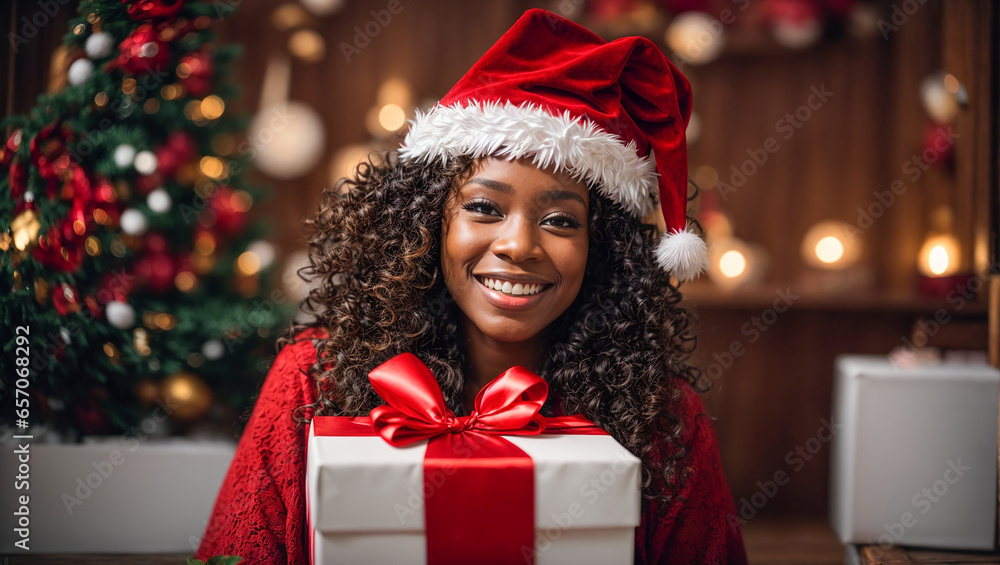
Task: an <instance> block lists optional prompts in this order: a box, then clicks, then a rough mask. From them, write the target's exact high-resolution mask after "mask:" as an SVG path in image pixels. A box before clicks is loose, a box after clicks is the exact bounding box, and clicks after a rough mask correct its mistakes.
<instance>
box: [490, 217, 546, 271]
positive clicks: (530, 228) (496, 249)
mask: <svg viewBox="0 0 1000 565" xmlns="http://www.w3.org/2000/svg"><path fill="white" fill-rule="evenodd" d="M538 235H539V234H538V232H537V230H536V229H535V225H534V223H533V222H531V221H530V220H529V219H528V218H525V217H523V216H513V215H511V216H508V217H507V218H506V219H505V220H504V221H503V222H502V223H501V224H500V229H499V232H498V233H497V238H496V239H495V240H494V241H493V245H492V246H491V250H492V251H493V254H494V255H496V256H497V257H506V258H507V259H509V260H510V261H512V262H514V263H521V262H523V261H530V260H532V259H538V258H541V256H542V247H541V244H540V243H539V241H538Z"/></svg>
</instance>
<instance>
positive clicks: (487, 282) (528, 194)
mask: <svg viewBox="0 0 1000 565" xmlns="http://www.w3.org/2000/svg"><path fill="white" fill-rule="evenodd" d="M589 206H590V194H589V192H588V190H587V187H586V185H585V184H583V183H582V182H579V181H576V180H574V179H573V178H571V177H570V176H568V175H566V174H564V173H554V172H552V171H551V170H550V169H548V170H547V169H539V168H537V167H535V166H534V165H532V164H531V161H530V160H526V159H519V160H514V161H508V160H504V159H493V158H488V159H484V160H482V161H480V162H479V163H478V164H477V166H475V167H473V169H472V171H471V173H470V174H468V175H466V176H465V177H462V178H461V179H460V180H459V181H458V183H457V186H456V188H455V192H454V193H453V194H452V196H451V198H449V200H448V203H447V205H446V207H445V215H444V222H443V225H442V234H441V269H442V271H443V274H444V281H445V284H446V285H447V287H448V290H449V292H450V293H451V295H452V296H453V297H454V298H455V301H456V303H457V304H458V306H459V308H460V309H461V310H462V313H463V314H464V318H465V320H464V321H465V324H464V325H465V329H466V331H467V332H471V331H476V332H479V333H481V334H483V337H488V338H492V339H494V340H496V341H502V342H521V341H526V340H530V339H532V338H534V337H536V336H538V335H539V334H540V333H541V332H542V331H543V330H544V329H545V328H546V327H548V325H549V324H551V323H552V321H553V320H555V319H556V318H558V317H559V315H560V314H562V313H563V312H565V311H566V309H567V308H568V307H569V305H570V304H572V303H573V300H574V299H575V298H576V295H577V293H578V292H579V291H580V286H581V284H582V283H583V276H584V271H585V269H586V266H587V251H588V245H589V240H588V229H587V228H588V226H587V222H588V216H589Z"/></svg>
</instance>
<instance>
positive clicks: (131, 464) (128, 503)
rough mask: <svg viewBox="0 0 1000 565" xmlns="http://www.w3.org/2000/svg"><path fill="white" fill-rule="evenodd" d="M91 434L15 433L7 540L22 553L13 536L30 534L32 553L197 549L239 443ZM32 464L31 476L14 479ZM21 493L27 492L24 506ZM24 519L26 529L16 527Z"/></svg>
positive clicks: (6, 501)
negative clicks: (73, 440) (49, 437)
mask: <svg viewBox="0 0 1000 565" xmlns="http://www.w3.org/2000/svg"><path fill="white" fill-rule="evenodd" d="M88 439H90V440H91V441H92V442H91V443H88V444H83V445H62V444H45V443H34V442H32V441H31V440H18V439H14V440H13V443H11V444H7V445H4V446H3V450H2V451H0V469H4V470H5V471H6V470H10V472H11V473H10V478H11V480H10V481H9V482H8V481H4V483H3V487H2V488H0V506H2V508H3V509H4V512H3V514H2V516H3V518H2V519H0V525H2V527H0V531H2V533H0V541H2V543H3V546H4V547H5V548H8V551H10V552H11V553H12V554H13V553H14V552H20V551H21V550H20V549H18V548H17V547H15V546H14V543H15V542H17V541H20V540H22V539H23V537H24V536H23V535H21V534H23V533H27V534H28V535H27V537H28V538H29V542H28V545H29V548H30V551H31V553H32V554H35V553H37V554H44V553H183V554H187V555H191V554H194V552H195V550H196V549H197V547H198V543H199V542H200V540H201V535H202V533H203V532H204V531H205V524H206V523H207V522H208V518H209V515H210V514H211V512H212V504H213V503H214V501H215V496H216V494H217V493H218V492H219V487H220V486H221V485H222V482H223V480H224V479H225V477H226V471H227V469H228V468H229V465H230V463H231V462H232V459H233V454H234V453H235V451H236V444H235V443H232V442H216V441H194V440H186V439H184V440H181V439H177V440H163V439H150V440H145V441H139V439H137V438H136V437H135V436H129V437H127V438H126V437H124V436H121V437H119V436H111V437H100V438H88ZM25 447H26V449H22V448H25ZM25 451H27V453H24V452H25ZM25 459H26V460H27V461H26V462H25ZM25 464H26V465H28V467H27V468H26V469H25V470H26V471H27V472H26V473H25V474H26V475H27V479H26V482H22V481H15V480H14V476H15V475H16V474H17V473H15V471H17V470H18V468H19V466H20V465H25ZM19 487H21V488H19ZM22 496H28V497H29V498H28V504H27V505H26V506H27V508H24V509H22V506H25V505H22V504H21V503H20V501H21V498H20V497H22ZM19 509H22V512H21V515H18V514H15V513H17V512H18V510H19ZM24 526H26V528H25V529H26V530H27V532H18V531H17V530H16V529H17V528H19V527H21V528H24ZM26 554H27V553H26Z"/></svg>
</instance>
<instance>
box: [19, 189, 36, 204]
mask: <svg viewBox="0 0 1000 565" xmlns="http://www.w3.org/2000/svg"><path fill="white" fill-rule="evenodd" d="M21 198H22V199H23V200H24V201H25V202H34V201H35V193H34V192H31V191H30V190H25V191H24V194H23V195H21Z"/></svg>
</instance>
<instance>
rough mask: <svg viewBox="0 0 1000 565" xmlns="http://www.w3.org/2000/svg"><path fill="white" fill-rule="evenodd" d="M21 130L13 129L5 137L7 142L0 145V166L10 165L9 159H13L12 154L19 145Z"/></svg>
mask: <svg viewBox="0 0 1000 565" xmlns="http://www.w3.org/2000/svg"><path fill="white" fill-rule="evenodd" d="M22 135H23V134H22V133H21V130H19V129H18V130H14V133H12V134H10V137H8V138H7V143H5V144H4V145H3V146H2V147H0V167H6V166H8V165H10V162H11V160H13V159H14V154H15V153H17V150H18V149H19V148H20V147H21V136H22Z"/></svg>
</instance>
